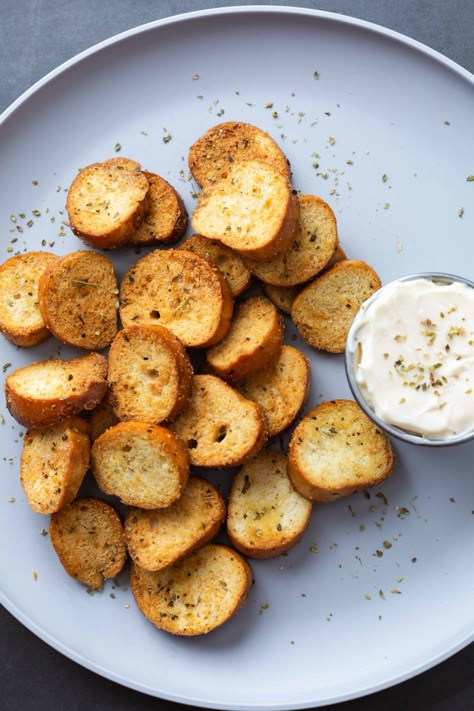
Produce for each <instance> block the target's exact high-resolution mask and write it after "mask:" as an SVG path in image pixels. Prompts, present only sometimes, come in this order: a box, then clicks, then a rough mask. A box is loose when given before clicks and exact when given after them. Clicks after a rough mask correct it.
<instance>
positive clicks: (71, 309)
mask: <svg viewBox="0 0 474 711" xmlns="http://www.w3.org/2000/svg"><path fill="white" fill-rule="evenodd" d="M39 305H40V311H41V315H42V317H43V319H44V322H45V324H46V326H47V328H48V330H49V331H51V333H52V334H53V336H55V337H56V338H57V339H58V340H59V341H62V342H63V343H68V344H69V345H71V346H77V347H78V348H86V349H88V350H102V349H103V348H105V347H106V346H108V345H110V343H111V341H112V339H113V337H114V336H115V334H116V332H117V310H118V285H117V279H116V277H115V269H114V265H113V264H112V262H111V261H110V259H108V258H107V257H105V256H104V255H102V254H99V253H98V252H90V251H86V250H79V251H77V252H72V253H71V254H67V255H65V256H64V257H60V258H59V259H56V260H55V261H54V262H53V263H52V264H50V265H49V266H48V268H47V269H46V270H45V272H44V273H43V274H42V276H41V279H40V283H39Z"/></svg>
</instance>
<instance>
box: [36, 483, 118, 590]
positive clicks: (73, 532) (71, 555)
mask: <svg viewBox="0 0 474 711" xmlns="http://www.w3.org/2000/svg"><path fill="white" fill-rule="evenodd" d="M49 537H50V539H51V543H52V544H53V547H54V550H55V551H56V553H57V556H58V558H59V560H60V562H61V565H62V566H63V568H64V570H65V571H66V573H67V574H68V575H70V576H71V578H74V579H75V580H78V581H79V582H80V583H83V584H84V585H87V587H89V588H91V589H92V590H101V589H102V586H103V584H104V580H106V579H108V578H115V576H116V575H118V574H119V573H120V571H121V570H122V568H123V566H124V564H125V558H126V555H127V550H126V547H125V539H124V535H123V525H122V521H121V519H120V516H119V515H118V513H117V512H116V511H115V509H114V508H113V506H111V505H110V504H109V503H108V502H106V501H102V499H95V498H92V497H90V498H86V497H84V498H79V499H76V500H75V501H73V502H72V504H70V505H69V506H67V507H66V508H64V509H62V510H61V511H59V512H58V513H55V514H53V515H52V516H51V521H50V524H49Z"/></svg>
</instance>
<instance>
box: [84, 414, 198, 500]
mask: <svg viewBox="0 0 474 711" xmlns="http://www.w3.org/2000/svg"><path fill="white" fill-rule="evenodd" d="M91 468H92V472H93V474H94V476H95V479H96V482H97V485H98V487H99V488H100V489H101V490H102V491H103V492H105V493H106V494H111V495H113V496H117V497H118V498H119V499H120V500H121V501H122V502H123V503H124V504H127V505H128V506H138V507H139V508H143V509H160V508H164V507H166V506H171V504H172V503H173V502H174V501H176V499H179V497H180V496H181V494H182V492H183V489H184V487H185V486H186V483H187V481H188V476H189V456H188V451H187V449H186V446H185V445H184V443H183V442H182V441H181V440H180V438H179V437H177V436H176V435H175V434H174V433H173V432H170V431H169V430H167V429H165V428H164V427H160V425H150V424H147V423H145V422H119V424H118V425H115V426H113V427H109V429H107V430H106V431H105V432H104V433H103V434H102V435H100V437H98V438H97V439H96V440H95V442H94V444H93V445H92V450H91Z"/></svg>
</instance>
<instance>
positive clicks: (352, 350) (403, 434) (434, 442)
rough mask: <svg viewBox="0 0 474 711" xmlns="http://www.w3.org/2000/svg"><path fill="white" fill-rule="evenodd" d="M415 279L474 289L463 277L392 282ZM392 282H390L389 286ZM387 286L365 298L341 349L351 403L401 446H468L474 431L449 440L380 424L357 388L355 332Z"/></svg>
mask: <svg viewBox="0 0 474 711" xmlns="http://www.w3.org/2000/svg"><path fill="white" fill-rule="evenodd" d="M415 279H428V280H431V281H433V282H440V283H443V284H452V283H453V282H459V283H462V284H467V286H470V287H472V288H473V289H474V282H472V281H470V280H469V279H466V278H464V277H459V276H455V275H453V274H447V273H443V272H422V273H419V274H410V275H408V276H404V277H400V279H395V280H394V281H395V282H405V281H413V280H415ZM393 283H394V282H390V284H393ZM387 286H389V284H386V285H384V286H383V287H382V288H381V289H379V290H378V291H376V292H375V294H373V295H372V296H371V297H369V298H368V299H367V300H366V301H365V302H364V303H363V304H362V306H361V307H360V309H359V311H358V312H357V314H356V316H355V318H354V321H353V322H352V325H351V327H350V329H349V333H348V335H347V341H346V349H345V367H346V376H347V381H348V383H349V387H350V389H351V391H352V394H353V396H354V399H355V400H356V402H357V403H358V404H359V405H360V407H361V408H362V410H363V411H364V412H365V414H366V415H367V416H368V417H370V419H371V420H373V422H375V424H376V425H378V426H379V427H380V429H382V430H384V431H385V432H386V433H387V434H388V435H391V436H393V437H396V438H397V439H400V440H403V441H404V442H409V443H410V444H416V445H422V446H428V447H446V446H451V445H454V444H461V443H463V442H468V441H469V440H471V439H474V427H473V429H472V430H468V431H467V432H462V433H461V434H459V435H453V436H450V437H428V436H426V435H422V434H417V433H415V432H410V431H408V430H403V429H401V428H399V427H396V426H395V425H391V424H389V423H388V422H385V421H384V420H382V419H381V418H380V417H379V416H378V415H377V414H376V413H375V412H374V411H373V409H372V407H371V406H370V405H369V403H368V402H367V400H366V398H365V395H364V393H363V392H362V390H361V388H360V387H359V383H358V382H357V378H356V375H355V371H356V366H357V354H358V343H359V341H358V338H357V332H358V330H359V328H360V326H361V324H362V321H363V319H364V318H365V314H366V312H367V311H368V310H369V309H370V307H371V305H372V304H373V303H374V302H375V301H376V300H377V299H378V298H379V296H380V295H381V294H382V292H383V290H384V289H385V288H386V287H387Z"/></svg>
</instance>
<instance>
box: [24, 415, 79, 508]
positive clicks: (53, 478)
mask: <svg viewBox="0 0 474 711" xmlns="http://www.w3.org/2000/svg"><path fill="white" fill-rule="evenodd" d="M88 431H89V428H88V424H87V422H86V421H85V420H83V419H81V418H80V417H69V418H66V419H65V420H62V421H61V422H58V423H57V424H55V425H52V426H51V427H46V428H42V429H36V430H28V432H27V433H26V434H25V436H24V438H23V451H22V454H21V463H20V483H21V486H22V488H23V491H24V492H25V496H26V500H27V501H28V504H29V505H30V507H31V508H32V509H33V511H36V512H37V513H41V514H51V513H54V512H55V511H59V510H60V509H62V508H63V507H64V506H67V504H70V503H71V501H72V500H73V499H74V498H75V497H76V495H77V492H78V491H79V487H80V486H81V484H82V480H83V479H84V476H85V474H86V472H87V469H88V467H89V459H90V442H89V436H88Z"/></svg>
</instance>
